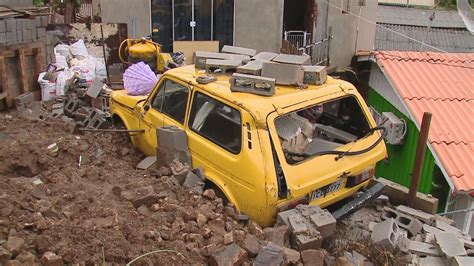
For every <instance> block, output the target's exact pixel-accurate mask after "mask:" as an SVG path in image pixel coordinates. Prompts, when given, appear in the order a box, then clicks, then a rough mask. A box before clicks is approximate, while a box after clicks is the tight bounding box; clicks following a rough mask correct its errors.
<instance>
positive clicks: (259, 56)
mask: <svg viewBox="0 0 474 266" xmlns="http://www.w3.org/2000/svg"><path fill="white" fill-rule="evenodd" d="M277 56H278V54H276V53H270V52H260V53H258V54H256V55H254V56H253V57H252V59H254V60H262V61H270V60H272V59H273V58H275V57H277Z"/></svg>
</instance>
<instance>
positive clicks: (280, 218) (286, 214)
mask: <svg viewBox="0 0 474 266" xmlns="http://www.w3.org/2000/svg"><path fill="white" fill-rule="evenodd" d="M294 215H298V212H297V211H296V210H295V209H291V210H287V211H283V212H279V213H278V214H277V221H276V223H275V226H279V225H290V222H289V218H290V217H291V216H294Z"/></svg>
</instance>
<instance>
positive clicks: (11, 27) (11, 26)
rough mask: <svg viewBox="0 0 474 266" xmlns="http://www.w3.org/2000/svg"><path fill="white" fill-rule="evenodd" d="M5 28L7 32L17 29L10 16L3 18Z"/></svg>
mask: <svg viewBox="0 0 474 266" xmlns="http://www.w3.org/2000/svg"><path fill="white" fill-rule="evenodd" d="M5 30H6V31H7V32H13V31H15V32H16V31H17V27H16V21H15V19H12V18H10V19H7V20H5Z"/></svg>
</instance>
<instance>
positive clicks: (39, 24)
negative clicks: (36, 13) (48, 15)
mask: <svg viewBox="0 0 474 266" xmlns="http://www.w3.org/2000/svg"><path fill="white" fill-rule="evenodd" d="M35 27H36V28H39V27H41V17H36V18H35Z"/></svg>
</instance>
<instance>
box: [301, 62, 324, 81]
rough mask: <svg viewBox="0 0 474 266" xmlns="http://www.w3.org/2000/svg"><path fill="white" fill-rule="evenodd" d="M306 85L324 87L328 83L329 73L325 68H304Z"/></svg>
mask: <svg viewBox="0 0 474 266" xmlns="http://www.w3.org/2000/svg"><path fill="white" fill-rule="evenodd" d="M303 71H304V78H303V82H304V84H310V85H322V84H324V82H326V78H327V73H326V67H325V66H303Z"/></svg>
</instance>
